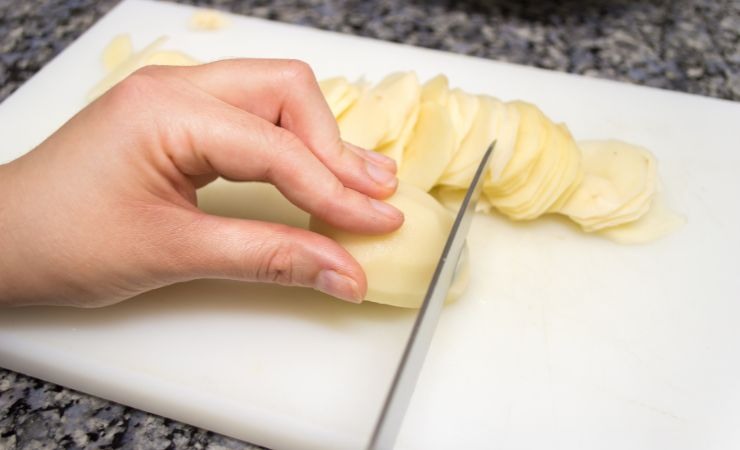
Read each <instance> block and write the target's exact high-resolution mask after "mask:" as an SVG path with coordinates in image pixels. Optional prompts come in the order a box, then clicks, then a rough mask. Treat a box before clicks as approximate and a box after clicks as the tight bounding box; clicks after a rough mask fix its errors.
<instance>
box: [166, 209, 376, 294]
mask: <svg viewBox="0 0 740 450" xmlns="http://www.w3.org/2000/svg"><path fill="white" fill-rule="evenodd" d="M184 214H185V216H184V217H183V220H184V221H185V222H186V224H185V226H182V227H180V235H179V236H178V243H177V245H176V251H177V252H179V253H182V252H187V254H186V255H183V254H178V255H177V260H178V261H187V262H186V263H185V264H182V263H179V264H178V265H177V267H179V268H180V270H183V271H184V272H185V273H184V274H182V275H183V276H184V277H185V278H188V279H190V278H227V279H233V280H240V281H258V282H268V283H277V284H281V285H285V286H306V287H312V288H314V289H316V290H319V291H321V292H324V293H326V294H329V295H332V296H334V297H338V298H340V299H343V300H346V301H350V302H353V303H360V302H361V301H362V299H363V298H364V297H365V293H366V291H367V280H366V278H365V275H364V272H363V271H362V268H361V267H360V265H359V264H358V263H357V261H355V259H354V258H352V256H351V255H350V254H349V253H347V251H346V250H344V249H343V248H342V247H341V246H339V244H337V243H336V242H334V241H332V240H331V239H328V238H326V237H324V236H321V235H319V234H316V233H312V232H310V231H307V230H301V229H298V228H292V227H288V226H285V225H279V224H273V223H266V222H259V221H248V220H237V219H227V218H223V217H215V216H208V215H205V214H202V213H199V212H191V211H187V212H185V213H184Z"/></svg>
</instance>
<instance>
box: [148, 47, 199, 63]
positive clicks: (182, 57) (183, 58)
mask: <svg viewBox="0 0 740 450" xmlns="http://www.w3.org/2000/svg"><path fill="white" fill-rule="evenodd" d="M196 64H199V62H198V61H196V60H195V59H193V58H191V57H190V56H188V55H186V54H185V53H183V52H179V51H176V50H159V51H157V52H154V53H152V54H150V55H149V56H147V57H146V58H144V64H143V65H144V66H149V65H157V66H194V65H196Z"/></svg>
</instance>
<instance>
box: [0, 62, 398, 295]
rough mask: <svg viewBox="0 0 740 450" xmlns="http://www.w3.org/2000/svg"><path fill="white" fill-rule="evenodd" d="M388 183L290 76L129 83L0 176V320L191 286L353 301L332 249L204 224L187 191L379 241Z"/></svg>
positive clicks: (316, 95) (311, 239) (266, 68)
mask: <svg viewBox="0 0 740 450" xmlns="http://www.w3.org/2000/svg"><path fill="white" fill-rule="evenodd" d="M62 88H63V87H62ZM395 172H396V167H395V164H394V162H393V161H392V160H390V159H388V158H385V157H383V156H381V155H378V154H375V153H372V152H368V151H366V150H362V149H359V148H357V147H354V146H351V145H348V144H346V143H344V142H342V140H341V139H340V136H339V131H338V129H337V126H336V123H335V121H334V118H333V117H332V115H331V112H330V111H329V108H328V106H327V105H326V103H325V101H324V99H323V97H322V95H321V92H320V90H319V88H318V84H317V82H316V79H315V77H314V75H313V73H312V71H311V69H310V68H309V67H308V66H307V65H306V64H304V63H302V62H299V61H289V60H232V61H222V62H217V63H212V64H206V65H202V66H194V67H178V68H175V67H147V68H144V69H141V70H139V71H138V72H136V73H134V74H133V75H131V76H130V77H128V78H127V79H126V80H124V81H123V82H121V83H120V84H119V85H117V86H115V87H114V88H113V89H111V90H110V91H109V92H108V93H107V94H105V95H104V96H102V97H100V98H99V99H98V100H96V101H95V102H93V103H92V104H90V105H89V106H88V107H86V108H85V109H83V110H82V111H81V112H80V113H79V114H77V115H76V116H75V117H73V118H72V119H71V120H70V121H69V122H68V123H66V124H65V125H64V126H63V127H62V128H60V129H59V130H58V131H57V132H56V133H54V134H53V135H52V136H51V137H49V138H48V139H47V140H46V141H44V142H43V143H42V144H41V145H39V146H38V147H37V148H35V149H34V150H32V151H31V152H29V153H27V154H26V155H24V156H23V157H21V158H19V159H17V160H15V161H12V162H10V163H7V164H4V165H0V192H2V193H3V194H4V195H3V196H2V197H0V249H2V250H1V254H0V255H1V256H0V306H10V305H42V304H44V305H69V306H78V307H99V306H106V305H111V304H114V303H117V302H120V301H122V300H126V299H128V298H131V297H134V296H136V295H138V294H141V293H143V292H146V291H148V290H151V289H155V288H158V287H162V286H166V285H169V284H173V283H177V282H182V281H188V280H193V279H199V278H221V279H233V280H240V281H246V282H274V283H279V284H283V285H294V286H306V287H312V288H314V289H317V290H320V291H323V292H326V293H328V294H330V295H333V296H335V297H338V298H341V299H344V300H347V301H352V302H356V303H359V302H360V301H361V300H362V298H363V297H364V295H365V292H366V290H367V281H366V278H365V274H364V273H363V270H362V268H361V267H360V265H359V264H358V263H357V261H355V260H354V259H353V258H352V256H350V255H349V253H347V252H346V251H345V250H344V249H343V248H342V247H340V246H339V245H338V244H337V243H335V242H334V241H332V240H330V239H328V238H326V237H324V236H321V235H318V234H315V233H312V232H310V231H307V230H302V229H297V228H292V227H288V226H284V225H280V224H274V223H266V222H259V221H249V220H240V219H229V218H223V217H216V216H212V215H208V214H206V213H204V212H202V211H201V210H199V209H198V208H197V196H196V189H197V188H199V187H202V186H204V185H205V184H208V183H209V182H211V181H213V180H215V179H216V178H217V177H219V176H221V177H224V178H227V179H230V180H236V181H266V182H269V183H272V184H274V185H275V186H276V187H277V188H278V189H279V190H280V192H281V193H282V194H283V195H284V196H285V197H286V198H288V199H289V200H290V201H291V202H292V203H294V204H295V205H297V206H299V207H300V208H302V209H304V210H306V211H308V212H309V213H311V214H314V215H316V216H318V217H320V218H321V219H323V220H324V221H326V222H328V223H331V224H332V225H335V226H337V227H341V228H344V229H347V230H350V231H354V232H358V233H368V234H379V233H387V232H391V231H393V230H395V229H397V228H398V227H399V226H400V225H401V223H402V222H403V215H402V214H401V212H399V211H398V210H397V209H395V208H393V207H392V206H390V205H388V204H387V203H385V202H383V201H382V199H384V198H387V197H388V196H390V195H391V194H392V193H393V192H394V191H395V189H396V186H397V183H398V181H397V179H396V176H395ZM265 207H269V205H265Z"/></svg>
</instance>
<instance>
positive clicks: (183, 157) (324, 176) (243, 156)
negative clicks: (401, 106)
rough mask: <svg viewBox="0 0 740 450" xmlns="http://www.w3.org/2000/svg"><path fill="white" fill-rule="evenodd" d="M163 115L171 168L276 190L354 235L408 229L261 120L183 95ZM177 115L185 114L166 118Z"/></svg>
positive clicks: (400, 218)
mask: <svg viewBox="0 0 740 450" xmlns="http://www.w3.org/2000/svg"><path fill="white" fill-rule="evenodd" d="M155 88H156V87H155ZM173 102H179V104H176V105H173V104H172V103H173ZM153 107H155V108H156V107H157V105H156V103H155V105H154V106H153ZM161 108H164V109H163V110H162V111H158V112H157V113H155V114H153V117H161V118H163V119H161V120H163V122H162V123H161V124H160V125H159V128H160V129H161V130H162V131H160V133H161V134H162V135H163V136H162V138H161V139H163V140H164V141H165V142H166V145H164V147H165V151H167V152H169V155H168V158H166V159H165V163H166V162H167V161H172V162H174V163H175V165H176V166H177V169H178V170H179V171H180V172H182V173H184V174H186V175H188V176H190V177H191V178H194V177H200V176H202V175H203V174H208V173H213V172H215V173H218V174H220V175H221V176H223V177H225V178H228V179H232V180H238V181H268V182H271V183H272V184H274V185H275V186H276V187H277V188H278V189H279V190H280V192H281V193H282V194H283V195H285V197H286V198H288V200H290V201H291V202H292V203H293V204H295V205H297V206H298V207H300V208H302V209H304V210H305V211H308V212H309V213H311V214H313V215H315V216H317V217H319V218H321V219H322V220H324V221H325V222H327V223H330V224H332V225H334V226H337V227H340V228H343V229H346V230H349V231H354V232H359V233H387V232H390V231H393V230H395V229H396V228H398V227H399V226H400V225H401V223H402V222H403V215H402V214H401V212H400V211H398V210H397V209H396V208H394V207H392V206H391V205H389V204H387V203H385V202H382V201H380V200H377V199H374V198H371V197H368V196H366V195H362V194H360V193H359V192H357V191H355V190H353V189H350V188H348V187H346V186H345V185H344V184H342V183H341V182H340V181H339V180H338V179H337V177H336V176H335V175H334V174H333V173H332V172H331V171H330V170H329V169H328V168H327V167H326V166H325V165H324V164H322V163H321V161H319V159H318V158H317V157H316V156H315V155H314V154H313V153H312V152H311V151H309V150H308V149H307V148H306V146H305V145H304V144H303V142H302V140H301V139H299V138H298V137H297V136H295V135H293V134H292V133H291V132H289V131H287V130H285V129H283V128H280V127H277V126H275V125H273V124H271V123H269V122H267V121H265V120H263V119H261V118H260V117H257V116H254V115H252V114H249V113H247V112H244V111H242V110H239V109H237V108H234V107H232V106H229V105H226V104H223V103H222V102H220V101H217V100H214V99H212V98H210V97H208V96H206V95H205V94H199V93H195V94H192V95H187V94H185V93H182V91H181V93H180V94H179V95H178V96H177V97H176V98H174V99H170V101H169V103H168V104H167V105H163V106H161ZM171 108H172V109H175V110H178V111H181V113H180V114H178V115H177V116H172V115H171V114H169V115H168V114H167V111H169V110H172V109H171ZM358 159H360V160H363V159H362V158H359V157H358Z"/></svg>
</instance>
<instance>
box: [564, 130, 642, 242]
mask: <svg viewBox="0 0 740 450" xmlns="http://www.w3.org/2000/svg"><path fill="white" fill-rule="evenodd" d="M579 147H580V148H581V151H582V154H583V171H584V178H583V181H582V182H581V183H580V185H579V187H578V188H577V189H576V190H575V192H573V195H571V197H570V198H569V199H568V201H567V202H565V204H563V206H562V207H561V208H560V209H559V210H558V212H560V213H562V214H565V215H567V216H568V217H570V218H571V219H572V220H573V221H575V222H576V223H578V224H579V225H581V227H583V229H584V230H586V231H595V230H598V229H601V228H605V227H608V226H615V225H618V224H620V223H625V222H629V221H632V220H635V216H636V215H637V217H639V214H640V211H642V210H645V205H646V204H648V208H649V202H650V201H651V199H652V196H653V194H654V193H655V189H656V182H657V170H656V164H655V158H654V157H653V156H652V154H650V152H649V151H647V150H645V149H643V148H641V147H637V146H634V145H631V144H627V143H625V142H621V141H614V140H610V141H589V142H582V143H579Z"/></svg>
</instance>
